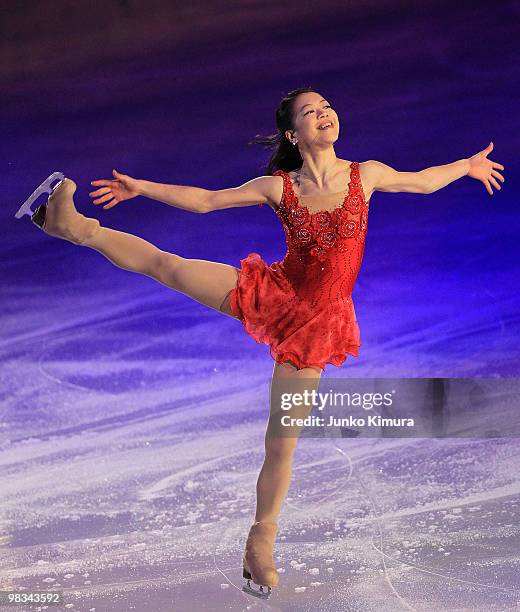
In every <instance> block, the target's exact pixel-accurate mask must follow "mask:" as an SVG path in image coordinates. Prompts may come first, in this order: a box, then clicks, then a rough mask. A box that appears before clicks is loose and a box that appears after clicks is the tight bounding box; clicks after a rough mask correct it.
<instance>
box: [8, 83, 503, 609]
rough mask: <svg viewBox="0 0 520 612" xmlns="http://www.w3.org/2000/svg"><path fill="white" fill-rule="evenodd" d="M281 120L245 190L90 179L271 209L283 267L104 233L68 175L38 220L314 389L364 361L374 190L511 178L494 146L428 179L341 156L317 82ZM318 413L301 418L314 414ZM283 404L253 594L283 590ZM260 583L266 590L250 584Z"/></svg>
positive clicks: (287, 441) (204, 203) (148, 192)
mask: <svg viewBox="0 0 520 612" xmlns="http://www.w3.org/2000/svg"><path fill="white" fill-rule="evenodd" d="M276 125H277V128H278V131H277V133H276V134H274V135H272V136H270V137H268V138H267V139H264V140H263V141H262V140H256V141H254V142H256V143H260V144H272V145H274V147H275V150H274V152H273V154H272V156H271V159H270V161H269V164H268V167H267V175H266V176H260V177H258V178H254V179H252V180H250V181H248V182H247V183H244V184H243V185H241V186H240V187H235V188H230V189H221V190H217V191H211V190H207V189H202V188H199V187H191V186H181V185H165V184H159V183H153V182H149V181H144V180H137V179H134V178H132V177H130V176H127V175H124V174H120V173H119V172H116V171H115V170H114V171H113V175H114V178H113V179H111V180H97V181H92V185H94V186H96V187H98V189H96V190H95V191H93V192H91V193H90V196H91V197H93V198H95V199H94V200H93V203H94V204H103V203H104V206H103V208H104V209H108V208H112V207H113V206H115V205H116V204H118V203H119V202H122V201H124V200H128V199H130V198H134V197H136V196H138V195H144V196H146V197H149V198H152V199H155V200H159V201H161V202H165V203H167V204H170V205H172V206H176V207H178V208H182V209H184V210H190V211H192V212H196V213H207V212H210V211H215V210H221V209H225V208H231V207H238V206H253V205H256V204H260V206H261V205H263V204H268V205H269V206H270V207H271V208H272V209H273V210H274V212H275V214H276V215H277V216H278V218H279V219H280V221H281V222H282V224H283V228H284V231H285V233H286V241H287V247H288V249H287V253H286V255H285V257H284V259H283V261H280V262H275V263H273V264H271V265H270V266H267V264H266V263H265V261H264V260H263V259H262V258H261V257H260V255H259V254H257V253H250V254H249V255H248V256H247V257H246V258H244V259H242V260H241V262H240V263H241V267H240V268H236V267H234V266H230V265H226V264H223V263H217V262H212V261H204V260H199V259H185V258H183V257H180V256H179V255H176V254H174V253H168V252H165V251H162V250H160V249H158V248H157V247H155V246H154V245H153V244H151V243H149V242H147V241H146V240H143V239H142V238H139V237H137V236H134V235H131V234H128V233H124V232H119V231H116V230H114V229H110V228H108V227H103V226H101V225H100V223H99V221H98V220H97V219H94V218H89V217H85V216H84V215H82V214H80V213H78V211H77V210H76V208H75V206H74V202H73V199H72V196H73V194H74V192H75V191H76V184H75V183H74V181H72V180H71V179H68V178H63V180H61V182H60V183H59V184H58V185H57V186H56V187H54V188H53V189H52V191H51V190H49V192H50V193H51V195H50V197H49V198H48V202H47V206H46V207H45V206H40V207H39V208H38V209H37V211H36V212H35V213H34V214H33V215H32V217H31V218H32V220H33V221H34V222H35V223H36V224H37V225H39V227H41V228H42V229H43V231H44V232H46V233H47V234H49V235H51V236H56V237H59V238H62V239H65V240H69V241H70V242H72V243H74V244H77V245H82V246H86V247H90V248H92V249H95V250H96V251H99V252H100V253H101V254H102V255H104V256H105V257H106V258H108V259H109V260H110V261H111V262H112V263H113V264H114V265H116V266H118V267H120V268H123V269H126V270H131V271H133V272H138V273H140V274H145V275H147V276H149V277H151V278H154V279H156V280H157V281H158V282H160V283H162V284H163V285H166V286H167V287H171V288H172V289H175V290H176V291H179V292H181V293H184V294H185V295H187V296H189V297H190V298H192V299H194V300H196V301H197V302H200V303H202V304H205V305H207V306H209V307H210V308H213V309H214V310H216V311H218V312H222V313H223V314H225V315H228V316H230V317H233V318H235V319H237V320H239V321H241V322H242V324H243V326H244V329H245V330H246V332H247V333H248V334H249V335H250V336H251V337H252V338H254V339H255V340H256V341H257V342H263V343H265V344H268V345H269V347H270V352H271V355H272V357H273V358H274V361H275V363H274V370H273V374H272V382H273V385H274V384H276V382H277V381H282V382H283V381H285V382H287V381H289V382H290V383H291V384H292V383H294V384H295V385H303V386H304V387H305V388H306V389H313V388H317V386H318V383H319V379H320V377H321V374H322V372H323V370H324V369H325V365H326V364H327V363H331V364H333V365H335V366H337V367H339V366H341V364H342V363H343V362H344V361H345V359H346V358H347V355H348V354H350V355H352V356H355V357H357V355H358V348H359V347H360V346H361V341H360V333H359V327H358V322H357V320H356V313H355V310H354V304H353V302H352V297H351V294H352V290H353V288H354V283H355V281H356V277H357V274H358V271H359V268H360V266H361V261H362V257H363V252H364V245H365V237H366V233H367V226H368V209H369V202H370V198H371V195H372V193H373V192H374V191H390V192H401V191H403V192H413V193H423V194H426V193H432V192H433V191H437V190H438V189H440V188H441V187H444V186H445V185H448V184H449V183H451V182H453V181H455V180H456V179H459V178H461V177H462V176H466V175H467V176H470V177H472V178H475V179H477V180H480V181H481V182H483V183H484V185H485V186H486V189H487V191H488V193H489V194H490V195H492V193H493V192H492V190H491V186H490V185H494V186H495V187H496V188H497V189H500V188H501V187H500V185H499V184H498V182H497V180H496V179H499V180H500V181H502V182H504V178H503V176H502V175H501V174H500V173H499V172H498V170H497V169H500V170H504V166H502V165H501V164H498V163H496V162H492V161H491V160H488V159H487V155H488V154H489V153H490V152H491V151H492V149H493V144H492V143H491V144H490V145H489V146H488V147H487V148H486V149H484V150H483V151H481V152H479V153H477V154H476V155H474V156H473V157H471V158H469V159H460V160H458V161H455V162H453V163H450V164H446V165H443V166H434V167H431V168H426V169H425V170H422V171H420V172H398V171H396V170H394V169H393V168H391V167H390V166H387V165H386V164H383V163H381V162H378V161H375V160H370V161H366V162H363V163H359V162H355V161H347V160H344V159H339V158H337V157H336V153H335V151H334V143H335V142H336V140H337V139H338V135H339V118H338V115H337V114H336V112H335V111H334V110H333V108H332V107H331V105H330V104H329V102H328V101H327V100H326V99H324V98H323V96H322V95H321V94H319V93H317V92H316V91H314V90H313V89H312V88H308V87H306V88H301V89H296V90H294V91H291V92H290V93H288V94H287V95H286V96H285V97H284V98H283V99H282V101H281V102H280V104H279V106H278V108H277V110H276ZM60 176H63V175H60ZM49 178H50V177H49ZM42 185H43V184H42ZM35 193H36V192H35ZM33 195H34V194H33ZM24 206H25V207H26V208H27V203H26V204H24ZM22 208H23V206H22ZM22 208H21V209H20V210H19V211H18V213H17V216H19V213H20V212H21V210H22ZM24 212H26V211H24ZM31 212H32V211H31ZM310 408H311V407H309V408H304V409H303V411H302V412H301V413H300V414H299V415H298V416H307V414H309V413H310ZM278 409H279V406H278V407H277V405H276V402H271V408H270V415H269V419H268V424H267V430H266V436H265V459H264V463H263V465H262V469H261V471H260V474H259V477H258V482H257V503H256V514H255V521H254V524H253V525H252V526H251V528H250V531H249V534H248V537H247V541H246V546H245V550H244V556H243V576H244V578H246V579H247V584H248V586H247V587H244V589H245V590H247V589H248V588H249V590H250V592H252V593H255V594H258V595H260V596H261V597H268V596H269V594H270V592H271V587H273V586H275V585H277V584H278V579H279V576H278V573H277V571H276V568H275V565H274V561H273V545H274V541H275V538H276V533H277V520H278V515H279V512H280V509H281V506H282V503H283V501H284V499H285V496H286V494H287V491H288V488H289V484H290V479H291V472H292V460H293V453H294V450H295V447H296V444H297V439H298V438H297V435H295V436H291V437H289V436H283V437H282V436H276V435H272V432H273V430H274V429H275V428H276V424H275V420H276V414H277V412H278ZM297 431H299V430H297ZM251 579H252V580H253V582H255V583H256V584H257V585H260V589H259V590H253V589H252V588H251V585H250V580H251ZM264 586H265V587H267V590H266V591H264V588H263V587H264Z"/></svg>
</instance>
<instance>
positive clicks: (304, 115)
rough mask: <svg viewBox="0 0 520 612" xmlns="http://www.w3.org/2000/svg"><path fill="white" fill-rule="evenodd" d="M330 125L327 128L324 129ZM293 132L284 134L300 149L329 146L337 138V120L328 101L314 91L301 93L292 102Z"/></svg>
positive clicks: (288, 131) (289, 131)
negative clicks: (295, 142)
mask: <svg viewBox="0 0 520 612" xmlns="http://www.w3.org/2000/svg"><path fill="white" fill-rule="evenodd" d="M327 124H330V125H329V126H328V127H325V126H326V125H327ZM293 126H294V129H293V130H287V131H286V132H285V136H286V138H288V139H289V141H290V142H291V143H292V142H293V141H294V140H296V141H297V145H296V146H298V147H299V148H300V149H302V148H307V147H310V146H312V145H318V144H319V145H320V146H330V145H332V144H333V143H334V142H336V140H337V139H338V136H339V118H338V115H337V114H336V112H335V111H334V110H333V109H332V106H331V105H330V103H329V101H328V100H327V99H325V98H324V97H323V96H322V95H321V94H319V93H316V92H314V91H309V92H306V93H302V94H300V95H299V96H297V97H296V98H295V100H294V102H293Z"/></svg>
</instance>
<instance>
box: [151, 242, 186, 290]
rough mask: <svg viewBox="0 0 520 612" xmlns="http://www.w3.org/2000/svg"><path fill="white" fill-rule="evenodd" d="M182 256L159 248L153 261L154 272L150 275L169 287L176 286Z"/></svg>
mask: <svg viewBox="0 0 520 612" xmlns="http://www.w3.org/2000/svg"><path fill="white" fill-rule="evenodd" d="M181 262H182V257H180V256H179V255H175V254H174V253H168V252H167V251H162V250H160V249H157V253H156V254H155V258H154V260H153V262H152V268H153V269H152V273H151V274H150V276H153V277H154V278H156V279H157V280H158V281H159V282H161V283H163V284H164V285H167V286H168V287H172V288H175V285H176V284H177V279H178V276H179V268H180V266H181Z"/></svg>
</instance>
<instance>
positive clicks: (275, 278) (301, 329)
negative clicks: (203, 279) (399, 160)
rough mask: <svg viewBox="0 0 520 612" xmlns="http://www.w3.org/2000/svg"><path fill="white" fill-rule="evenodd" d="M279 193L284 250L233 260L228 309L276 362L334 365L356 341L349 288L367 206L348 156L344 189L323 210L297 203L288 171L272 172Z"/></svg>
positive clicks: (362, 245)
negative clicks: (271, 257)
mask: <svg viewBox="0 0 520 612" xmlns="http://www.w3.org/2000/svg"><path fill="white" fill-rule="evenodd" d="M274 176H281V177H282V179H283V194H282V199H281V202H280V204H279V206H278V208H277V209H276V214H277V216H278V218H279V219H280V221H281V222H282V225H283V229H284V232H285V239H286V244H287V252H286V254H285V256H284V258H283V260H282V261H277V262H274V263H272V264H271V265H270V266H268V265H267V263H266V262H265V261H264V260H263V259H262V257H261V256H260V255H259V254H258V253H254V252H253V253H249V255H248V256H247V257H245V258H244V259H242V260H241V261H240V264H241V269H240V271H239V274H238V277H237V283H236V286H235V288H234V289H233V290H232V291H231V294H230V308H231V311H232V312H233V314H234V315H235V316H236V317H238V318H239V319H240V321H241V322H242V324H243V325H244V328H245V330H246V332H247V333H248V334H249V335H250V336H251V337H252V338H253V339H254V340H256V342H259V343H264V344H267V345H269V347H270V353H271V356H272V357H273V358H274V359H275V360H276V361H277V362H278V363H283V362H285V361H291V362H292V363H294V364H295V365H296V367H297V368H298V369H301V368H303V367H308V366H310V365H313V366H317V367H320V368H322V369H323V370H324V369H325V365H326V364H327V363H331V364H333V365H335V366H337V367H339V366H341V364H342V363H343V362H344V361H345V359H346V358H347V355H348V354H350V355H352V356H354V357H357V356H358V349H359V347H360V346H361V345H362V343H361V339H360V330H359V325H358V321H357V318H356V313H355V309H354V303H353V301H352V290H353V289H354V284H355V282H356V278H357V275H358V272H359V269H360V267H361V262H362V260H363V254H364V248H365V240H366V234H367V230H368V211H369V204H370V202H369V201H368V202H367V201H366V200H365V195H364V193H363V187H362V185H361V179H360V174H359V163H358V162H352V164H351V172H350V177H349V184H348V190H347V191H348V192H347V194H346V196H345V197H344V199H343V202H342V203H341V205H339V206H336V207H335V208H333V209H331V210H312V209H311V208H309V207H307V206H306V205H303V204H301V203H300V201H299V199H298V197H297V196H296V194H295V193H294V188H293V185H292V181H291V177H290V176H289V174H288V173H287V172H284V171H283V170H278V171H276V172H275V173H274Z"/></svg>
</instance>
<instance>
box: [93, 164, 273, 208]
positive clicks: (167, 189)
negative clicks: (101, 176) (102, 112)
mask: <svg viewBox="0 0 520 612" xmlns="http://www.w3.org/2000/svg"><path fill="white" fill-rule="evenodd" d="M113 175H114V179H113V180H98V181H92V183H91V184H92V185H95V186H98V187H100V189H97V190H96V191H93V192H91V193H90V194H89V195H90V196H91V197H93V198H96V199H95V200H94V201H93V203H94V204H103V203H104V202H107V203H106V204H105V205H104V206H103V208H105V209H106V208H112V207H113V206H115V205H116V204H118V203H119V202H121V201H123V200H128V199H130V198H134V197H136V196H138V195H142V196H145V197H147V198H151V199H152V200H157V201H159V202H164V203H165V204H169V205H170V206H175V207H176V208H182V209H183V210H189V211H190V212H196V213H206V212H210V211H212V210H218V209H222V208H232V207H236V206H253V205H255V204H260V205H262V204H264V203H266V202H269V201H278V200H279V199H280V194H279V193H278V192H279V191H280V190H281V186H280V180H279V178H278V177H272V176H260V177H258V178H254V179H252V180H250V181H248V182H247V183H244V184H243V185H240V187H232V188H230V189H219V190H215V191H212V190H210V189H203V188H201V187H192V186H189V185H169V184H166V183H154V182H152V181H144V180H139V179H134V178H132V177H131V176H128V175H126V174H121V173H119V172H117V171H116V170H114V171H113Z"/></svg>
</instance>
